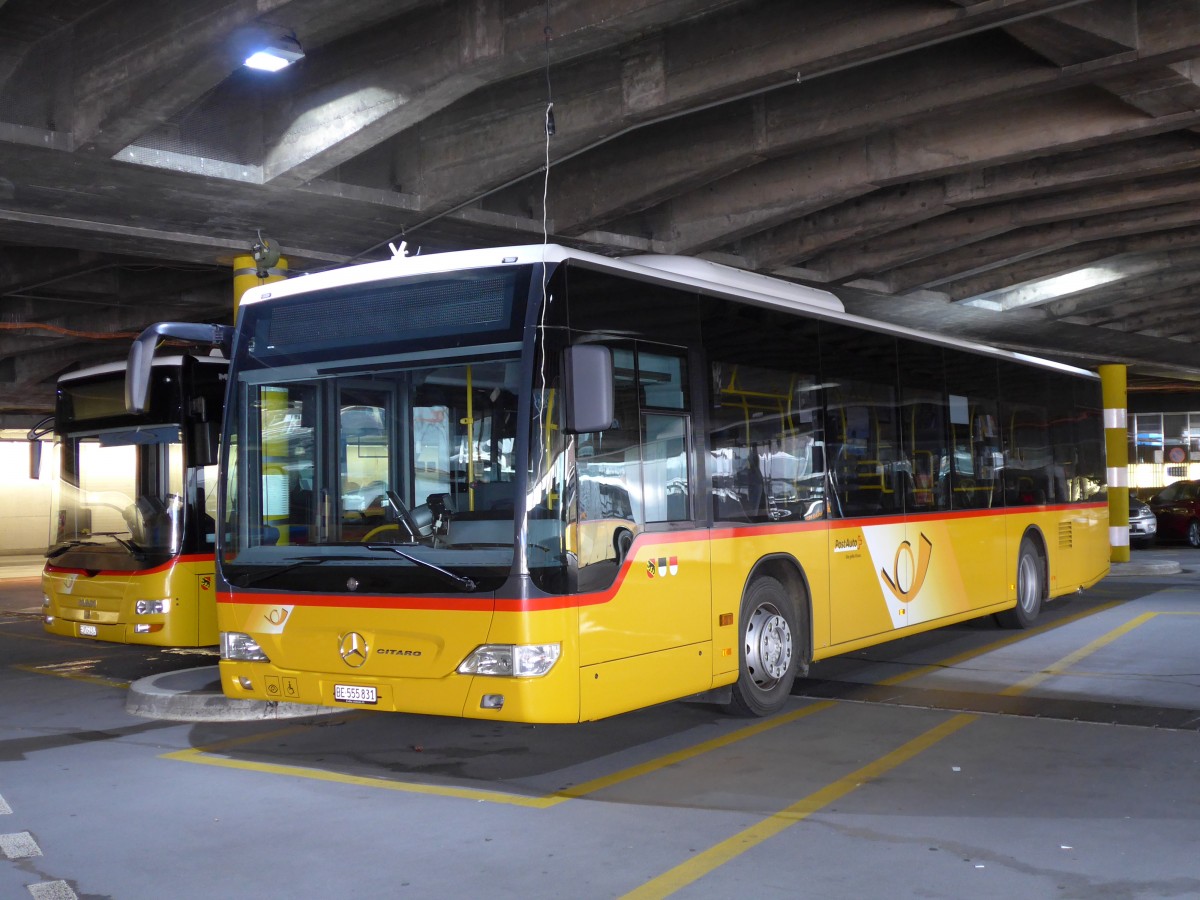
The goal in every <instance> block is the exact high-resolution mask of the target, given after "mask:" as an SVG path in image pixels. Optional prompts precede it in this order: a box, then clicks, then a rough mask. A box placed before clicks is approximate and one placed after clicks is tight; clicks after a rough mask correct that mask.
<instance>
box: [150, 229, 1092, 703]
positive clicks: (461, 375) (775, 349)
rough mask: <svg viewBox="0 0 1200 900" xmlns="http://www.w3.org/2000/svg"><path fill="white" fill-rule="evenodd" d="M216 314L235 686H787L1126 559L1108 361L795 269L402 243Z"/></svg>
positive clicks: (474, 699)
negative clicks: (923, 313) (1117, 551)
mask: <svg viewBox="0 0 1200 900" xmlns="http://www.w3.org/2000/svg"><path fill="white" fill-rule="evenodd" d="M187 328H188V326H186V325H179V326H178V330H177V329H176V328H175V326H174V325H172V323H163V324H161V325H160V326H156V330H155V331H154V332H153V333H147V334H146V335H143V337H142V338H140V339H139V342H138V343H139V348H138V353H137V357H138V359H140V360H141V361H142V364H143V365H144V360H145V359H146V358H147V357H149V356H151V355H152V350H153V346H154V344H155V343H156V342H157V340H158V339H159V338H160V337H162V336H179V335H180V334H182V333H184V332H186V330H187ZM213 341H214V342H216V343H223V344H229V345H231V356H230V360H231V362H230V390H229V395H228V397H227V407H226V410H227V415H226V419H225V438H224V442H223V450H222V454H223V455H222V460H223V462H222V466H223V486H222V499H221V505H220V519H221V521H222V522H223V523H224V524H223V526H222V528H221V538H220V543H219V550H218V571H219V576H220V578H221V585H220V588H219V590H220V596H219V599H218V623H219V627H220V631H221V661H220V674H221V683H222V686H223V690H224V691H225V692H226V694H228V695H229V696H231V697H235V698H244V699H260V700H263V699H274V698H279V697H286V698H288V699H290V700H295V701H298V702H302V703H312V704H325V705H332V706H344V707H354V708H370V709H378V710H394V711H402V712H409V713H426V714H435V715H448V716H465V717H474V718H482V719H497V720H510V721H521V722H579V721H586V720H593V719H599V718H603V717H605V716H611V715H614V714H618V713H622V712H626V711H629V710H634V709H638V708H641V707H645V706H648V705H651V704H656V703H661V702H664V701H670V700H676V699H680V698H689V697H698V696H699V697H704V698H707V699H715V700H717V701H718V702H721V703H723V704H724V705H726V707H727V708H728V709H729V710H730V711H732V712H735V713H739V714H744V715H766V714H770V713H772V712H774V711H776V710H778V709H779V708H780V707H781V706H782V705H783V704H784V703H785V701H786V700H787V698H788V695H789V693H790V691H791V689H792V686H793V682H794V680H795V679H796V677H797V676H798V675H802V674H803V673H805V672H806V670H807V667H808V665H809V664H810V663H811V662H812V661H813V660H819V659H823V658H825V657H829V656H832V655H834V654H839V653H844V652H846V651H850V650H855V649H859V648H862V647H866V646H869V645H872V644H876V643H879V642H882V641H887V640H891V639H893V638H898V637H902V636H905V635H911V634H914V633H917V632H921V631H925V630H928V629H932V628H937V627H939V626H943V625H947V624H950V623H955V622H961V621H964V620H967V619H973V618H977V617H981V616H996V617H998V618H999V619H1001V620H1002V621H1003V622H1004V623H1006V624H1009V625H1013V626H1018V627H1023V626H1028V625H1029V624H1030V623H1032V622H1033V621H1034V620H1035V618H1036V617H1037V615H1038V612H1039V610H1040V608H1041V606H1042V604H1043V603H1044V602H1045V601H1048V600H1050V599H1052V598H1055V597H1058V596H1061V595H1063V594H1066V593H1069V592H1074V591H1077V590H1079V589H1081V588H1084V587H1087V586H1089V585H1091V584H1093V583H1095V582H1096V581H1097V580H1099V579H1100V578H1102V577H1103V576H1104V575H1105V574H1106V572H1107V570H1108V556H1109V549H1108V517H1107V507H1106V505H1105V502H1104V500H1103V496H1104V494H1103V490H1104V482H1105V460H1104V451H1103V425H1102V422H1103V416H1102V408H1101V400H1100V390H1099V380H1098V379H1097V378H1096V377H1095V376H1094V375H1093V374H1090V373H1088V372H1085V371H1082V370H1078V369H1073V368H1069V367H1066V366H1063V365H1058V364H1055V363H1051V362H1046V361H1041V360H1036V359H1031V358H1028V357H1025V356H1019V355H1016V354H1013V353H1009V352H1002V351H999V350H994V349H989V348H986V347H982V346H973V345H970V344H968V343H966V342H963V341H959V340H955V339H952V338H947V337H937V336H934V335H931V334H920V333H916V332H914V331H911V330H906V329H902V328H897V327H892V326H889V325H885V324H882V323H879V322H875V321H868V320H865V319H862V318H859V317H855V316H853V315H850V314H847V313H846V312H845V310H844V309H843V305H842V303H841V302H840V301H839V300H838V299H837V298H836V297H835V296H833V295H832V294H829V293H827V292H824V291H820V290H815V289H812V288H809V287H804V286H801V285H797V284H793V283H790V282H786V281H782V280H778V279H773V278H768V277H765V276H760V275H755V274H753V273H748V272H742V271H739V270H735V269H731V268H728V267H724V266H719V265H716V264H713V263H709V262H705V261H701V260H695V259H686V258H672V257H632V258H625V259H610V258H605V257H601V256H597V255H592V254H588V253H584V252H579V251H575V250H571V249H567V248H563V247H558V246H530V247H515V248H500V249H488V250H474V251H467V252H452V253H444V254H435V255H429V256H418V257H415V258H409V257H404V256H403V255H398V256H397V257H396V258H394V259H392V260H390V261H385V262H379V263H371V264H366V265H361V266H356V267H352V268H347V269H343V270H338V271H329V272H323V273H318V274H313V275H309V276H307V277H305V278H303V279H294V280H292V281H288V282H286V283H281V284H274V285H269V286H265V287H262V288H258V289H255V290H252V291H250V292H249V293H247V295H246V296H245V298H244V299H243V301H242V306H241V313H240V315H239V319H238V324H237V326H236V331H235V332H234V331H229V332H225V333H222V334H221V335H220V336H214V337H213ZM148 351H150V352H148ZM136 363H137V360H131V375H132V374H134V371H135V369H136V368H137V366H136V365H135V364H136Z"/></svg>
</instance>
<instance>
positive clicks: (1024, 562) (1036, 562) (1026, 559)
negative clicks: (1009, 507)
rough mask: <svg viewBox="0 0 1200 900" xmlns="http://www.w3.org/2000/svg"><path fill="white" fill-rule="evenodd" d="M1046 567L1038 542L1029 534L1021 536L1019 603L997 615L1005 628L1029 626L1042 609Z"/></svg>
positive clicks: (1018, 558)
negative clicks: (1043, 563)
mask: <svg viewBox="0 0 1200 900" xmlns="http://www.w3.org/2000/svg"><path fill="white" fill-rule="evenodd" d="M1045 573H1046V569H1045V567H1044V566H1043V565H1042V554H1041V553H1040V552H1039V551H1038V548H1037V544H1036V543H1035V542H1034V540H1033V539H1032V538H1030V537H1028V536H1026V537H1023V538H1021V551H1020V553H1019V554H1018V556H1017V605H1016V606H1015V607H1013V608H1012V609H1010V610H1006V611H1005V612H1002V613H1000V615H999V616H998V617H997V618H998V619H999V620H1000V624H1001V625H1003V626H1004V627H1005V628H1029V627H1030V626H1031V625H1033V623H1034V621H1035V620H1036V619H1037V617H1038V613H1040V612H1041V611H1042V598H1043V597H1044V596H1045V593H1046V574H1045Z"/></svg>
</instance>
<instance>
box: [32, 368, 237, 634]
mask: <svg viewBox="0 0 1200 900" xmlns="http://www.w3.org/2000/svg"><path fill="white" fill-rule="evenodd" d="M227 369H228V363H227V362H226V361H225V360H224V359H218V358H213V357H194V356H167V357H160V358H158V359H156V360H154V363H153V366H152V369H151V371H150V372H149V373H148V391H147V399H148V408H147V410H146V411H145V412H144V413H143V414H140V415H130V414H128V413H127V412H126V410H125V385H126V374H125V373H126V367H125V365H124V364H123V363H114V364H111V365H106V366H97V367H94V368H90V369H84V370H81V371H78V372H72V373H69V374H67V375H63V376H62V377H60V378H59V380H58V392H57V393H58V396H57V400H56V404H55V414H54V425H53V428H54V435H55V441H56V450H57V453H58V462H57V468H58V471H59V477H58V481H57V483H56V485H55V489H54V491H53V514H52V517H51V523H50V528H51V534H50V544H49V549H48V550H47V551H46V557H47V559H46V566H45V569H44V570H43V573H42V589H43V593H44V599H43V602H42V604H43V615H44V627H45V630H46V631H48V632H50V633H51V634H57V635H64V636H67V637H77V638H87V639H91V640H99V641H116V642H120V643H128V644H149V645H156V646H168V647H199V646H211V645H215V644H217V643H218V637H217V612H216V596H217V594H216V581H215V559H214V554H215V541H216V529H215V527H214V522H216V505H217V486H218V480H217V465H216V462H217V456H216V454H217V448H218V443H219V439H220V422H221V408H222V404H223V403H224V399H225V375H226V371H227Z"/></svg>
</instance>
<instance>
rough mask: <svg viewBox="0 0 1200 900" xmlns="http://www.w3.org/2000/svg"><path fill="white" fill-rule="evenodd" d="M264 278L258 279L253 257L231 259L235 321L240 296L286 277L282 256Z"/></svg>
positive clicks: (285, 261) (256, 265)
mask: <svg viewBox="0 0 1200 900" xmlns="http://www.w3.org/2000/svg"><path fill="white" fill-rule="evenodd" d="M264 271H265V272H266V273H267V277H266V278H259V277H258V272H259V268H258V261H257V260H256V259H255V258H254V257H253V256H235V257H234V259H233V318H234V321H237V312H238V304H239V303H241V302H242V295H243V294H244V293H246V291H248V290H250V288H252V287H258V286H259V285H260V284H271V283H273V282H276V281H283V280H284V279H286V278H287V277H288V262H287V260H286V259H284V258H283V257H282V256H281V257H280V258H279V261H278V262H276V263H275V264H274V265H273V266H271V267H270V268H269V269H265V270H264Z"/></svg>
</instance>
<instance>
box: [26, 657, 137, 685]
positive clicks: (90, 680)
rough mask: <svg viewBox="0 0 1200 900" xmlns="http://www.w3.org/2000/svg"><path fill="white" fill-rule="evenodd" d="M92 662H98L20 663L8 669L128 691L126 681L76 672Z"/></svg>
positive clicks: (92, 661)
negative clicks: (30, 664)
mask: <svg viewBox="0 0 1200 900" xmlns="http://www.w3.org/2000/svg"><path fill="white" fill-rule="evenodd" d="M94 662H98V660H85V661H83V662H69V663H52V664H50V665H45V666H27V665H24V664H22V663H15V664H13V665H12V666H9V668H11V669H16V670H17V671H19V672H29V673H31V674H33V675H53V676H54V677H55V678H68V679H70V680H71V681H82V682H84V683H86V684H98V685H101V686H103V687H112V688H121V689H122V690H128V689H129V682H128V681H116V680H114V679H112V678H101V677H100V676H99V675H88V674H87V673H86V672H80V671H78V669H80V668H81V667H82V666H84V665H91V664H92V663H94Z"/></svg>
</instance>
